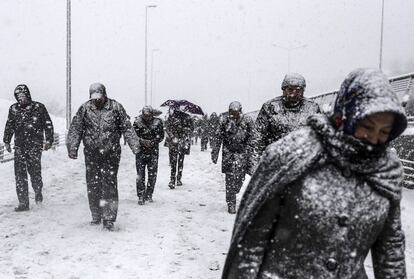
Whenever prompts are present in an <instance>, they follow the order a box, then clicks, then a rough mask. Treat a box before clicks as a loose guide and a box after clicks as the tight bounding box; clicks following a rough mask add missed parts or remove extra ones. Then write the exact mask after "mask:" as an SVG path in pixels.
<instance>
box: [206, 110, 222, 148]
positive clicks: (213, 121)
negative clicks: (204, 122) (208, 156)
mask: <svg viewBox="0 0 414 279" xmlns="http://www.w3.org/2000/svg"><path fill="white" fill-rule="evenodd" d="M219 126H220V119H219V117H218V116H217V113H215V112H213V113H211V115H210V118H209V120H208V137H209V142H210V148H213V146H214V140H215V136H216V132H217V129H218V127H219Z"/></svg>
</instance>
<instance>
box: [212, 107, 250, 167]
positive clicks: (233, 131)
mask: <svg viewBox="0 0 414 279" xmlns="http://www.w3.org/2000/svg"><path fill="white" fill-rule="evenodd" d="M253 130H254V124H253V120H252V119H251V118H250V116H248V115H244V114H242V115H241V116H240V119H239V120H238V121H235V120H232V119H230V118H229V115H228V113H225V114H222V115H221V117H220V124H219V126H218V128H217V130H216V135H215V137H214V141H213V142H212V151H211V158H212V161H213V162H217V159H218V156H219V152H220V147H221V145H222V144H223V152H222V153H223V155H222V172H223V173H234V172H237V173H239V174H240V175H244V174H245V173H246V171H247V168H248V165H247V163H248V158H249V157H250V153H251V149H250V145H249V143H250V141H251V138H252V136H253Z"/></svg>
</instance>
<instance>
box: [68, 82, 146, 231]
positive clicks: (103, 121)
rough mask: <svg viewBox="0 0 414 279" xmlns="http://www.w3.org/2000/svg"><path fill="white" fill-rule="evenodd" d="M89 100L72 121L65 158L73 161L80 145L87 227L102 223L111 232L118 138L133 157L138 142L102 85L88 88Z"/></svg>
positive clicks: (115, 207) (120, 108)
mask: <svg viewBox="0 0 414 279" xmlns="http://www.w3.org/2000/svg"><path fill="white" fill-rule="evenodd" d="M89 97H90V100H88V101H87V102H86V103H84V104H83V105H81V106H80V108H79V109H78V111H77V113H76V115H75V116H74V117H73V120H72V123H71V124H70V127H69V131H68V136H67V140H66V145H67V149H68V156H69V158H71V159H77V157H78V149H79V145H80V143H81V141H82V142H83V146H84V149H83V153H84V155H85V165H86V184H87V189H88V200H89V208H90V210H91V213H92V221H91V224H92V225H99V224H100V223H101V222H103V226H104V228H105V229H108V230H112V229H113V228H114V222H115V221H116V217H117V211H118V181H117V175H118V168H119V161H120V159H121V145H120V138H121V136H122V135H124V137H125V138H126V140H127V142H128V144H129V147H130V148H131V150H132V152H133V153H134V154H137V153H138V152H139V149H140V145H139V139H138V136H137V135H136V133H135V132H134V130H133V128H132V125H131V122H130V121H129V116H128V115H127V113H126V111H125V109H124V107H123V106H122V105H121V104H120V103H118V102H117V101H115V100H113V99H109V98H108V97H107V94H106V89H105V86H104V85H103V84H100V83H94V84H92V85H91V86H90V88H89Z"/></svg>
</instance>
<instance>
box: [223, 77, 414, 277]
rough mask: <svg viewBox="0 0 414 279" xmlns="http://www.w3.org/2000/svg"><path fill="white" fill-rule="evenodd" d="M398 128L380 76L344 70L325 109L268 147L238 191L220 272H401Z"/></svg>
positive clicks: (396, 109) (392, 98)
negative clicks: (369, 266) (329, 111)
mask: <svg viewBox="0 0 414 279" xmlns="http://www.w3.org/2000/svg"><path fill="white" fill-rule="evenodd" d="M406 126H407V119H406V116H405V114H404V111H403V108H402V106H401V105H400V102H399V100H398V98H397V96H396V94H395V92H393V91H392V88H391V86H390V84H389V82H388V79H387V77H386V76H385V75H384V74H383V73H382V72H380V71H379V70H375V69H357V70H354V71H352V72H351V73H350V74H349V75H348V76H347V78H346V79H345V80H344V82H343V83H342V85H341V88H340V91H339V93H338V95H337V98H336V102H335V108H334V114H333V115H331V116H326V115H322V114H315V115H313V116H311V117H310V118H309V119H308V121H307V126H306V127H304V128H301V129H299V130H297V131H294V132H292V133H290V134H289V135H287V136H285V137H283V138H282V139H280V140H279V141H277V142H275V143H273V144H271V145H269V146H268V147H267V148H266V151H265V153H264V155H263V156H262V158H261V160H260V162H259V165H258V167H257V169H256V171H255V172H254V174H253V176H252V178H251V180H250V183H249V185H248V186H247V189H246V191H245V193H244V195H243V198H242V202H241V204H240V207H239V210H238V214H237V216H236V220H235V224H234V230H233V235H232V239H231V244H230V249H229V252H228V254H227V258H226V263H225V266H224V270H223V274H222V278H226V279H230V278H250V279H253V278H361V279H362V278H368V277H367V274H366V272H365V268H364V261H365V258H366V257H367V255H368V253H369V252H371V256H372V263H373V270H374V275H375V278H407V277H406V268H405V252H404V246H405V244H404V241H405V240H404V239H405V238H404V232H403V231H402V228H401V208H400V202H401V194H402V189H401V188H402V186H401V184H400V182H401V180H402V177H403V168H402V165H401V162H400V160H399V159H398V157H397V156H396V153H395V150H393V149H392V148H390V146H389V143H390V141H392V140H394V139H395V138H397V137H398V136H399V135H401V133H402V132H403V131H404V129H405V128H406Z"/></svg>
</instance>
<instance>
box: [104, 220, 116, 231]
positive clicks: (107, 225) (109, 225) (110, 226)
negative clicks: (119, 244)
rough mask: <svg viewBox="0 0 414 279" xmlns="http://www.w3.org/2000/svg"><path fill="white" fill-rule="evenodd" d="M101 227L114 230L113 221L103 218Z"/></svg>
mask: <svg viewBox="0 0 414 279" xmlns="http://www.w3.org/2000/svg"><path fill="white" fill-rule="evenodd" d="M103 228H104V229H106V230H108V231H113V230H114V222H112V221H107V220H104V221H103Z"/></svg>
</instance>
